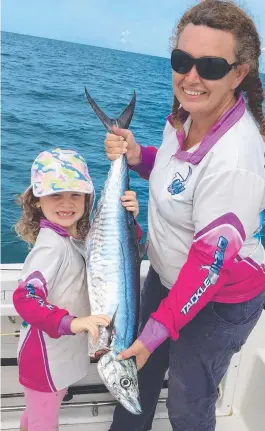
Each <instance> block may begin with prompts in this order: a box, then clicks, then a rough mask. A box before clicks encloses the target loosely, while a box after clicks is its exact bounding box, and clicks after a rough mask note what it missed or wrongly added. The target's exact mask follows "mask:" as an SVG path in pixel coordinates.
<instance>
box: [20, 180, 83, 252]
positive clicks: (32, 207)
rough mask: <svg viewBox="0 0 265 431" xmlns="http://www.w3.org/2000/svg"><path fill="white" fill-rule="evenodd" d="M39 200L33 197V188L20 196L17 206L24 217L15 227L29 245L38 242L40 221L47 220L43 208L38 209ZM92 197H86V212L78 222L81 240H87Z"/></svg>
mask: <svg viewBox="0 0 265 431" xmlns="http://www.w3.org/2000/svg"><path fill="white" fill-rule="evenodd" d="M38 202H39V198H36V197H35V196H34V195H33V192H32V188H30V189H27V190H26V191H25V192H24V193H22V194H21V195H19V196H18V198H17V204H18V205H19V206H20V207H21V208H22V216H21V218H20V220H19V221H18V222H17V223H16V225H15V231H16V233H17V235H18V236H19V237H20V238H22V239H23V240H24V241H25V242H27V243H28V244H29V245H31V244H32V245H33V244H34V243H35V242H36V239H37V236H38V233H39V231H40V220H41V218H45V217H44V215H43V213H42V210H41V208H39V207H38ZM89 215H90V195H87V194H86V195H85V211H84V214H83V216H82V217H81V219H80V220H78V222H77V234H78V236H79V237H80V239H85V238H86V236H87V234H88V231H89V228H90V222H89Z"/></svg>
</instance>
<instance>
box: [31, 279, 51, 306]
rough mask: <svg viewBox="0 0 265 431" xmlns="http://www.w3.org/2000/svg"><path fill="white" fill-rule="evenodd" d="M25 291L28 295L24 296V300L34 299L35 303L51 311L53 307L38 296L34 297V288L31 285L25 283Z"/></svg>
mask: <svg viewBox="0 0 265 431" xmlns="http://www.w3.org/2000/svg"><path fill="white" fill-rule="evenodd" d="M26 289H27V291H28V294H27V295H26V298H32V299H36V300H37V302H38V304H39V305H40V306H41V307H46V308H48V309H49V310H53V308H54V307H53V305H51V304H46V303H45V301H43V299H42V298H41V297H40V296H39V295H36V291H35V287H34V285H33V284H30V283H27V284H26Z"/></svg>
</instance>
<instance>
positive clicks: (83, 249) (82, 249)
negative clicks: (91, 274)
mask: <svg viewBox="0 0 265 431" xmlns="http://www.w3.org/2000/svg"><path fill="white" fill-rule="evenodd" d="M70 241H71V243H72V244H73V245H74V247H75V248H76V249H77V250H78V251H79V253H80V254H81V255H82V256H83V258H84V259H85V260H86V261H87V259H88V247H87V242H86V241H83V240H80V239H76V238H73V237H72V236H70Z"/></svg>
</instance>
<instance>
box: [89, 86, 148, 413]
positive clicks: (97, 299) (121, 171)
mask: <svg viewBox="0 0 265 431" xmlns="http://www.w3.org/2000/svg"><path fill="white" fill-rule="evenodd" d="M85 91H86V96H87V99H88V101H89V103H90V105H91V106H92V108H93V109H94V111H95V112H96V114H97V116H98V117H99V118H100V120H101V121H102V122H103V124H104V125H105V127H106V129H107V130H108V131H109V132H110V133H112V126H113V125H117V126H118V127H121V128H128V127H129V124H130V122H131V119H132V116H133V112H134V107H135V100H136V95H135V93H134V95H133V98H132V100H131V102H130V104H129V105H128V106H127V107H126V108H125V110H124V111H123V113H122V114H121V116H120V117H119V118H118V119H117V120H112V119H110V118H109V117H107V116H106V115H105V114H104V113H103V112H102V111H101V109H100V108H99V107H98V106H97V104H96V103H95V102H94V100H93V99H92V98H91V97H90V95H89V94H88V92H87V90H86V89H85ZM126 190H129V175H128V165H127V158H126V156H123V155H122V156H120V157H119V158H118V159H117V160H115V161H112V162H111V167H110V170H109V173H108V178H107V180H106V182H105V185H104V189H103V192H102V195H101V198H100V200H99V202H98V206H97V210H96V212H95V216H94V219H93V222H92V225H91V229H90V231H89V234H88V242H87V248H88V250H87V252H88V260H87V280H88V290H89V298H90V306H91V313H92V314H107V315H109V316H110V317H112V321H111V324H110V326H109V327H108V328H103V327H101V328H100V337H99V342H98V343H97V345H95V344H93V343H92V342H91V340H90V342H89V355H90V356H95V357H100V359H99V361H98V364H97V367H98V372H99V375H100V377H101V379H102V380H103V382H104V384H105V385H106V386H107V388H108V389H109V391H110V392H111V393H112V395H113V396H114V397H115V398H116V399H117V400H118V401H119V402H120V403H121V404H122V405H123V406H124V407H125V408H126V409H127V410H129V411H130V412H131V413H134V414H140V413H141V406H140V402H139V390H138V380H137V368H136V364H135V360H134V359H133V358H130V359H127V360H124V361H117V360H116V356H117V354H118V353H119V352H120V351H122V350H124V349H126V348H128V347H129V346H130V345H131V344H132V342H133V341H134V339H135V337H136V333H137V326H138V312H139V294H140V253H139V245H138V241H137V237H136V228H135V220H134V217H133V214H132V213H131V212H129V211H127V210H126V209H125V208H124V207H123V206H122V204H121V199H120V198H121V196H122V195H124V192H125V191H126Z"/></svg>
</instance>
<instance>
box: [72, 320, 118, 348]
mask: <svg viewBox="0 0 265 431" xmlns="http://www.w3.org/2000/svg"><path fill="white" fill-rule="evenodd" d="M110 322H111V318H110V317H109V316H106V315H105V314H97V315H94V316H85V317H76V318H74V319H73V320H72V322H71V323H70V329H71V331H72V333H73V334H79V333H80V332H90V334H91V336H92V341H93V343H97V341H98V337H99V330H98V327H99V326H105V327H106V326H108V325H109V324H110Z"/></svg>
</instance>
